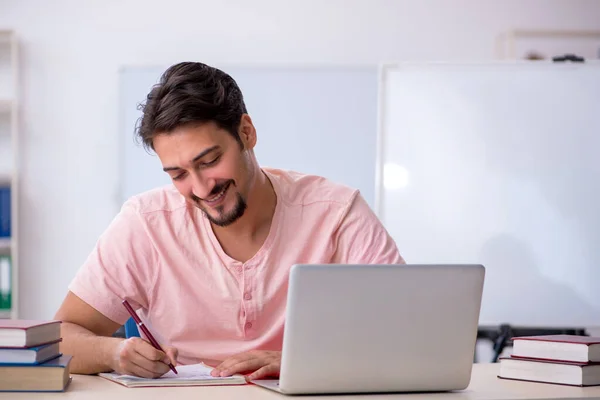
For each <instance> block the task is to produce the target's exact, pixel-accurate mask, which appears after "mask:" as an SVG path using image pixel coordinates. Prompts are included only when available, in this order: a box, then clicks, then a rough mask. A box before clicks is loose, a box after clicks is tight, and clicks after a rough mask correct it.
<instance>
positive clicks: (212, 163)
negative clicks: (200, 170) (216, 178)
mask: <svg viewBox="0 0 600 400" xmlns="http://www.w3.org/2000/svg"><path fill="white" fill-rule="evenodd" d="M220 158H221V156H217V157H216V158H215V159H214V160H211V161H209V162H206V163H204V164H203V165H204V166H205V167H209V166H211V165H214V164H216V163H217V161H219V159H220Z"/></svg>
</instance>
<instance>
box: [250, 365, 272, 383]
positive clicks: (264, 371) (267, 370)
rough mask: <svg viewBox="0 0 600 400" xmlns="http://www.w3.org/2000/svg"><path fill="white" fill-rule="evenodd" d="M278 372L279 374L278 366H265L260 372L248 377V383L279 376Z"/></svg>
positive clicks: (257, 371)
mask: <svg viewBox="0 0 600 400" xmlns="http://www.w3.org/2000/svg"><path fill="white" fill-rule="evenodd" d="M278 372H279V365H278V364H269V365H265V366H264V367H262V368H259V369H258V370H256V371H254V372H253V373H251V374H250V375H248V376H247V377H246V381H252V380H255V379H262V378H267V377H271V376H278V375H279V373H278Z"/></svg>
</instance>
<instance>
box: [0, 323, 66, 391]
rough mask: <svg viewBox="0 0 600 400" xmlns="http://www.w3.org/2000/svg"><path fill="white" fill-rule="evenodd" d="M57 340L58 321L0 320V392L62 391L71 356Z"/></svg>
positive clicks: (58, 332)
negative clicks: (63, 352)
mask: <svg viewBox="0 0 600 400" xmlns="http://www.w3.org/2000/svg"><path fill="white" fill-rule="evenodd" d="M61 340H62V339H61V335H60V321H31V320H16V319H0V391H17V392H33V391H36V392H37V391H49V392H54V391H55V392H62V391H64V390H65V389H66V387H67V386H68V384H69V382H70V381H71V376H70V372H69V366H70V362H71V356H68V355H63V354H61V353H60V351H59V343H60V341H61Z"/></svg>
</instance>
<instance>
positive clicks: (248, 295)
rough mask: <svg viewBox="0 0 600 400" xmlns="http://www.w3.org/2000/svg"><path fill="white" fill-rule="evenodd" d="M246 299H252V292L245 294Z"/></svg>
mask: <svg viewBox="0 0 600 400" xmlns="http://www.w3.org/2000/svg"><path fill="white" fill-rule="evenodd" d="M244 300H252V295H251V294H250V293H246V294H245V295H244Z"/></svg>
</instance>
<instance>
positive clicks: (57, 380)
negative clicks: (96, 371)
mask: <svg viewBox="0 0 600 400" xmlns="http://www.w3.org/2000/svg"><path fill="white" fill-rule="evenodd" d="M70 365H71V356H69V355H61V356H60V357H58V358H54V359H52V360H50V361H47V362H45V363H42V364H37V365H27V364H0V391H8V392H38V391H39V392H62V391H64V390H65V389H66V388H67V386H68V385H69V382H70V381H71V375H70Z"/></svg>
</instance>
